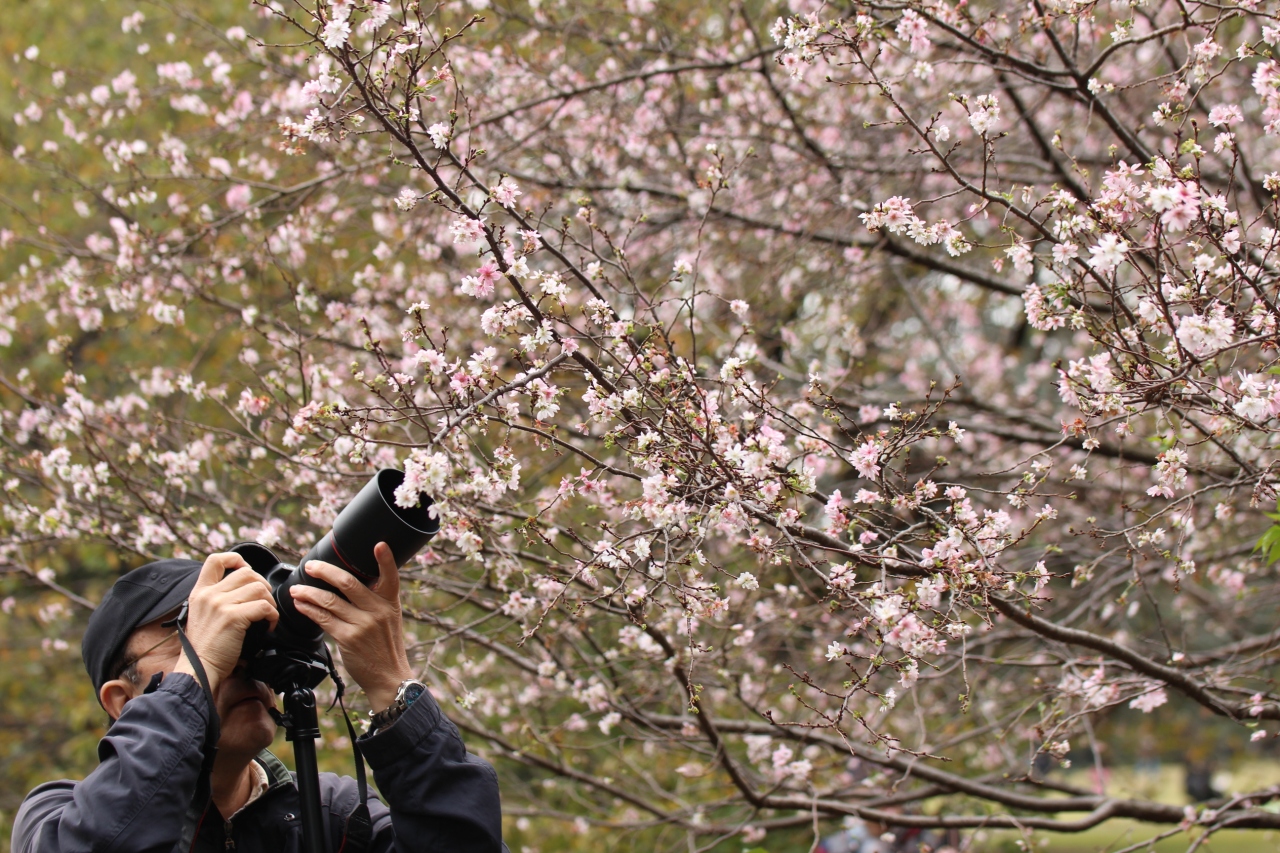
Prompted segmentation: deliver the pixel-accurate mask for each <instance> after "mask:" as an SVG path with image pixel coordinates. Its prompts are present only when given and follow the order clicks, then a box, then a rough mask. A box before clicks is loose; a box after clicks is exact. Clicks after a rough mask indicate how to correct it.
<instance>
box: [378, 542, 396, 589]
mask: <svg viewBox="0 0 1280 853" xmlns="http://www.w3.org/2000/svg"><path fill="white" fill-rule="evenodd" d="M373 556H374V558H375V559H377V561H378V584H377V586H375V587H374V588H373V591H374V592H376V593H377V594H378V596H379V597H380V598H383V599H385V600H387V601H395V602H399V600H400V570H399V569H397V568H396V558H395V555H394V554H392V553H391V546H390V545H388V544H387V543H386V542H379V543H378V544H377V545H375V546H374V548H373Z"/></svg>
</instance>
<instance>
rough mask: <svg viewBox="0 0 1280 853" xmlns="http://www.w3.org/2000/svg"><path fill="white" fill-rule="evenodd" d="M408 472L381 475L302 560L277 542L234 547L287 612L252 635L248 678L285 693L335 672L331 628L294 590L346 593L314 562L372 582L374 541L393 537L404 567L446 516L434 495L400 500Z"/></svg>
mask: <svg viewBox="0 0 1280 853" xmlns="http://www.w3.org/2000/svg"><path fill="white" fill-rule="evenodd" d="M404 477H405V475H404V472H402V471H397V470H395V469H393V468H384V469H382V470H381V471H379V472H378V473H377V474H375V475H374V477H373V479H371V480H370V481H369V482H368V483H366V484H365V487H364V488H363V489H361V490H360V493H359V494H357V495H356V496H355V498H353V499H352V500H351V502H350V503H348V504H347V505H346V506H345V507H343V509H342V511H341V512H340V513H338V517H337V518H336V519H334V522H333V529H332V530H330V531H329V532H328V533H326V534H325V535H324V536H323V537H322V538H321V539H320V541H319V542H317V543H316V544H315V545H313V546H312V547H311V550H310V551H308V552H307V553H306V555H305V556H304V557H303V558H302V560H301V561H299V562H298V564H297V565H296V566H295V565H290V564H289V563H284V562H281V561H280V559H279V557H277V556H276V555H275V553H274V552H272V551H271V549H270V548H267V547H266V546H265V545H259V544H258V543H257V542H243V543H241V544H239V545H236V546H234V547H233V548H231V551H233V552H234V553H236V554H239V555H240V556H241V557H243V558H244V561H245V562H246V563H248V564H249V567H250V568H252V569H253V570H254V571H255V572H257V573H258V574H260V575H262V576H263V577H264V578H266V579H267V583H269V584H270V585H271V591H272V597H273V598H274V599H275V603H276V609H277V610H278V611H279V613H280V620H279V622H277V623H276V627H275V630H271V628H270V625H269V623H267V622H258V623H255V624H254V625H252V626H250V628H249V631H248V632H247V633H246V634H245V639H244V647H243V650H242V651H241V654H240V656H241V657H242V658H243V659H244V660H245V661H246V662H247V663H248V672H247V675H248V677H249V678H252V679H254V680H255V681H261V682H264V683H265V684H267V685H268V686H269V687H271V689H272V690H274V691H276V692H277V693H281V692H284V690H286V689H288V688H289V687H292V686H296V685H302V686H306V687H315V686H316V685H317V684H319V683H320V682H321V681H323V680H324V678H325V676H326V675H327V674H328V666H327V663H326V662H327V660H328V656H327V653H326V651H325V648H324V642H323V636H324V632H323V631H322V630H321V629H320V627H319V626H317V625H316V623H315V622H312V621H311V620H310V619H308V618H307V617H306V616H303V615H302V614H301V613H299V612H298V609H297V608H296V607H295V606H294V603H293V596H292V595H290V594H289V590H290V589H291V588H292V587H293V586H295V585H297V584H303V585H305V586H313V587H317V588H320V589H327V590H329V591H330V592H334V593H337V594H338V595H341V593H340V592H338V590H336V589H335V588H334V587H333V586H332V585H331V584H328V583H325V582H324V581H322V580H319V579H317V578H313V577H311V576H310V575H308V574H307V573H306V571H305V570H304V567H305V566H306V565H307V563H308V561H310V560H323V561H324V562H326V563H332V564H333V565H335V566H337V567H338V568H340V569H345V570H346V571H348V572H350V573H351V574H352V575H354V576H355V577H356V578H357V579H358V580H359V581H360V582H361V583H363V584H364V585H365V586H368V585H370V584H372V583H373V582H374V581H376V580H377V579H378V575H379V571H378V561H377V560H376V559H375V558H374V556H373V547H374V546H375V545H377V544H378V543H379V542H386V543H387V545H389V546H390V548H391V553H392V555H393V556H394V558H395V563H396V568H397V569H398V568H400V567H401V566H403V565H404V564H405V563H407V562H408V561H409V560H411V559H412V558H413V556H414V555H415V554H417V553H418V552H419V551H421V550H422V549H423V548H424V547H426V544H427V543H428V542H430V541H431V537H433V536H435V535H436V532H437V531H439V529H440V521H439V519H437V518H434V517H433V516H432V514H431V504H432V501H431V498H429V497H428V496H427V495H420V496H419V501H418V505H417V506H416V507H409V508H405V507H402V506H399V505H398V504H397V503H396V501H395V492H396V489H398V488H399V487H400V486H401V485H402V484H403V483H404Z"/></svg>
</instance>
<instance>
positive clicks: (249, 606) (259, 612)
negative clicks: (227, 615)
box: [235, 600, 280, 631]
mask: <svg viewBox="0 0 1280 853" xmlns="http://www.w3.org/2000/svg"><path fill="white" fill-rule="evenodd" d="M235 613H236V615H238V616H239V617H240V618H242V619H244V620H245V623H246V624H245V627H246V628H248V626H249V625H252V624H253V623H254V622H263V621H265V622H267V623H268V624H270V626H271V630H273V631H274V630H275V627H276V624H277V623H278V622H279V621H280V611H279V610H277V609H276V603H275V602H274V601H261V600H258V601H250V602H247V603H244V604H237V605H236V607H235Z"/></svg>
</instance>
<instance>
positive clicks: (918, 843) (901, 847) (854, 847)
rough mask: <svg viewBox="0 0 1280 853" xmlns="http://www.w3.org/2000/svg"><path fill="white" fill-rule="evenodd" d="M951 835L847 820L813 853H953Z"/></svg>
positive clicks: (916, 828)
mask: <svg viewBox="0 0 1280 853" xmlns="http://www.w3.org/2000/svg"><path fill="white" fill-rule="evenodd" d="M954 835H955V833H954V832H947V831H945V830H941V829H921V828H919V827H902V826H898V827H891V826H887V825H886V824H883V823H876V822H874V821H864V820H861V819H859V818H850V819H848V821H847V825H846V827H845V828H844V829H842V830H840V831H839V832H837V833H835V834H833V835H828V836H827V837H826V838H824V839H822V841H821V842H819V843H818V846H817V847H816V848H814V853H956V848H955V847H954V846H951V845H954V844H959V839H958V838H955V837H953V836H954Z"/></svg>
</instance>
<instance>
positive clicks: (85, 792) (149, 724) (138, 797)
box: [12, 675, 505, 853]
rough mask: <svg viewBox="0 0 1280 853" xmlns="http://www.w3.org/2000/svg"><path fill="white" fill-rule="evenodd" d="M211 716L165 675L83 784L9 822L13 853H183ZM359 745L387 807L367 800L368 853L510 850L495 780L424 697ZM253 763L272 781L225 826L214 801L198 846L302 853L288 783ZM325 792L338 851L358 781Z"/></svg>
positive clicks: (62, 784) (25, 806)
mask: <svg viewBox="0 0 1280 853" xmlns="http://www.w3.org/2000/svg"><path fill="white" fill-rule="evenodd" d="M208 713H209V712H208V705H207V703H206V702H205V698H204V695H203V694H202V692H201V690H200V686H199V685H198V684H197V683H196V682H195V680H194V679H192V678H191V677H190V676H187V675H170V676H168V677H166V678H165V679H164V682H163V683H162V684H161V685H160V687H159V689H157V690H156V691H155V692H153V693H150V694H147V695H145V696H139V697H137V698H136V699H133V700H131V701H130V702H129V703H128V704H126V705H125V708H124V711H123V712H122V713H121V715H120V719H119V720H117V721H116V722H115V723H114V724H113V725H112V726H111V729H110V730H109V731H108V732H107V735H106V737H104V738H103V739H102V740H101V741H100V742H99V744H98V760H99V765H98V768H97V769H96V770H94V771H93V772H92V773H90V774H89V775H88V776H87V777H86V778H85V779H84V781H81V782H72V781H68V780H63V781H59V782H49V783H46V784H44V785H41V786H39V787H38V788H36V789H35V790H34V791H32V792H31V793H30V794H28V795H27V798H26V800H25V801H23V803H22V807H21V808H20V809H19V810H18V814H17V817H16V818H15V819H14V824H13V848H12V849H13V853H89V851H93V853H114V851H120V853H188V851H175V847H176V846H177V845H178V841H179V840H180V838H181V837H182V834H183V825H184V822H185V821H187V820H190V819H191V818H190V817H188V812H189V806H190V803H191V800H192V798H193V796H194V794H195V789H196V783H197V777H198V774H199V770H200V764H201V760H202V753H201V746H202V744H203V742H204V737H205V729H206V727H207V725H208ZM360 747H361V749H362V750H363V751H364V755H365V757H366V758H367V759H368V762H369V766H370V768H371V769H372V770H373V778H374V781H375V783H376V784H377V786H378V789H379V790H380V791H381V792H382V795H383V797H385V800H386V801H385V803H384V802H383V801H382V800H380V799H378V798H377V797H376V796H375V795H374V794H373V793H372V792H371V793H370V796H369V812H370V815H371V817H372V819H373V840H372V843H371V844H370V845H369V850H370V851H371V853H390V851H395V853H410V851H423V853H426V851H432V853H437V851H438V853H450V852H451V851H467V853H499V851H503V850H505V846H504V845H503V844H502V812H501V806H500V804H499V800H498V777H497V774H496V773H494V770H493V768H492V767H491V766H490V765H489V764H488V763H487V762H485V761H484V760H483V759H480V758H477V757H476V756H474V755H469V754H468V753H467V751H466V748H465V747H464V746H463V744H462V738H461V737H460V736H459V734H458V729H457V727H456V726H454V724H453V723H452V722H450V721H449V720H448V719H447V718H446V717H445V716H444V714H443V713H442V712H441V711H440V706H439V705H437V704H436V702H435V700H434V699H433V698H432V697H431V695H430V694H429V693H424V694H423V695H422V696H421V697H420V698H419V699H418V700H417V701H415V702H414V703H413V705H411V706H410V707H409V709H408V710H407V711H406V712H405V713H404V715H403V716H402V717H401V718H400V719H399V720H397V721H396V723H395V725H393V726H391V727H390V728H388V729H385V730H383V731H380V732H378V733H377V734H375V735H373V736H366V737H363V738H361V739H360ZM257 761H258V762H259V763H260V764H261V765H262V766H263V768H264V769H265V770H266V771H267V778H268V779H269V780H270V786H269V788H268V789H267V791H266V793H264V794H263V795H262V796H261V797H259V798H258V799H256V800H254V801H253V802H252V803H250V804H249V805H248V806H246V807H245V808H243V809H241V810H240V812H239V813H237V814H236V815H235V816H234V817H233V818H232V819H231V820H229V821H224V820H223V819H222V817H221V815H220V814H219V813H218V810H217V809H216V808H215V807H214V806H213V805H212V803H210V804H209V805H208V807H207V808H206V809H205V811H204V814H203V816H201V817H200V818H199V828H198V830H197V832H196V835H195V841H194V844H193V846H192V849H193V850H194V851H206V850H207V851H232V850H234V851H235V853H277V851H279V853H301V851H302V827H301V821H300V820H299V813H300V807H299V798H298V789H297V786H296V784H295V782H294V778H293V776H291V775H290V774H289V772H288V770H286V769H285V767H284V765H283V764H281V763H280V761H279V760H277V759H276V758H275V756H273V755H271V754H270V753H266V752H264V753H263V754H261V755H260V756H259V757H258V759H257ZM320 792H321V798H322V800H323V809H324V811H325V812H326V818H327V824H328V828H329V830H330V836H331V838H330V844H331V847H330V849H331V850H333V851H335V853H337V851H339V850H341V849H342V842H343V833H344V829H345V826H346V819H347V816H348V815H349V814H350V813H351V811H352V809H353V808H355V806H356V803H357V800H358V795H357V791H356V782H355V780H354V779H352V778H350V777H346V776H335V775H334V774H332V773H322V774H320Z"/></svg>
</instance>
